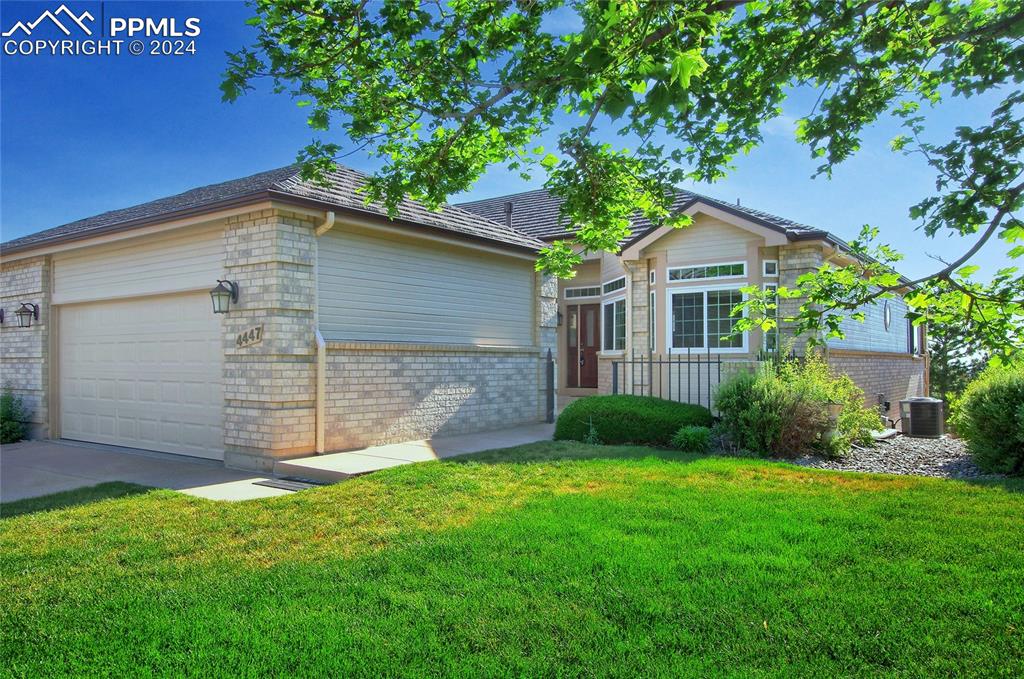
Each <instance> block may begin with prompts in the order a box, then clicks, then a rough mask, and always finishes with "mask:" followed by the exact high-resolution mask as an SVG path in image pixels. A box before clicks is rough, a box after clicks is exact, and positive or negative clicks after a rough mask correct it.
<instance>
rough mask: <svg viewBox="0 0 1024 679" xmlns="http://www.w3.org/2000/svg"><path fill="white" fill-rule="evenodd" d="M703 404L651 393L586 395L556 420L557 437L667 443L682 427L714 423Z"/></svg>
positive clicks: (613, 442) (707, 425)
mask: <svg viewBox="0 0 1024 679" xmlns="http://www.w3.org/2000/svg"><path fill="white" fill-rule="evenodd" d="M711 421H712V418H711V411H709V410H708V409H707V408H705V407H703V406H698V405H692V404H689V403H676V402H675V401H666V400H664V399H660V398H652V397H649V396H587V397H586V398H581V399H579V400H577V401H573V402H572V403H570V404H569V405H568V406H566V408H565V410H563V411H562V414H561V415H559V416H558V422H557V423H556V424H555V440H556V441H565V440H570V441H584V442H586V441H588V440H591V441H592V440H594V438H595V437H596V438H598V439H599V440H600V441H601V443H604V444H607V445H617V444H623V443H635V444H640V445H654V446H668V445H669V444H670V443H671V441H672V436H673V435H674V434H675V433H676V432H677V431H679V428H680V427H683V426H686V425H696V426H702V427H710V426H711Z"/></svg>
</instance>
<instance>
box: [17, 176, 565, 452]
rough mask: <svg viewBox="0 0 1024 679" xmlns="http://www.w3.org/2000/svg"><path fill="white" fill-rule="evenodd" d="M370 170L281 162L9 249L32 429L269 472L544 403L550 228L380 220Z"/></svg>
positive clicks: (519, 414)
mask: <svg viewBox="0 0 1024 679" xmlns="http://www.w3.org/2000/svg"><path fill="white" fill-rule="evenodd" d="M363 179H364V178H363V177H362V176H361V175H359V174H358V173H356V172H355V171H353V170H350V169H346V168H338V169H337V170H336V171H335V172H334V173H332V174H331V176H330V186H328V187H323V186H320V185H317V184H313V183H310V182H307V181H303V180H302V179H301V177H300V176H299V168H298V167H297V166H290V167H284V168H280V169H277V170H272V171H269V172H263V173H260V174H256V175H253V176H251V177H245V178H243V179H236V180H233V181H228V182H224V183H220V184H215V185H212V186H205V187H202V188H197V189H193V190H191V191H186V192H185V193H181V194H178V195H175V196H171V197H168V198H163V199H160V200H155V201H152V202H149V203H145V204H142V205H136V206H134V207H130V208H126V209H122V210H115V211H113V212H107V213H104V214H101V215H97V216H95V217H90V218H87V219H82V220H79V221H76V222H72V223H70V224H65V225H63V226H58V227H56V228H52V229H48V230H46V231H42V232H40V233H36V234H33V235H29V236H25V237H23V238H18V239H15V240H11V241H9V242H7V243H4V244H3V245H0V254H2V262H0V277H2V281H0V284H2V291H0V295H2V299H0V307H2V308H3V310H4V319H3V323H2V324H0V344H2V353H0V370H2V381H3V383H4V384H5V385H6V386H7V387H9V388H11V389H12V390H13V391H14V392H15V393H17V394H19V395H21V396H22V397H23V400H24V402H25V404H26V405H27V406H28V409H29V411H30V412H31V418H32V423H31V424H32V430H33V431H32V434H33V436H35V437H52V438H65V439H74V440H81V441H90V442H97V443H102V444H112V445H117V446H126V447H131V448H142V449H148V450H156V451H165V452H171V453H181V454H187V455H192V456H198V457H206V458H213V459H218V460H223V461H224V462H225V463H226V464H227V465H229V466H233V467H239V468H248V469H262V470H266V469H270V468H271V467H272V466H273V463H274V461H275V460H277V459H281V458H287V457H296V456H302V455H307V454H310V453H313V452H319V451H324V450H344V449H352V448H359V447H364V446H367V445H373V444H378V443H388V442H397V441H404V440H411V439H418V438H426V437H430V436H434V435H445V434H459V433H469V432H473V431H480V430H486V429H495V428H501V427H509V426H513V425H516V424H519V423H527V422H538V421H541V420H542V419H544V418H545V416H546V414H547V403H546V400H547V399H546V397H547V380H546V371H547V365H548V362H547V354H548V351H549V350H554V349H555V344H554V342H555V333H556V309H555V296H556V294H557V286H556V284H555V282H554V281H553V280H552V279H550V278H548V277H544V276H541V275H539V274H537V273H536V272H535V271H534V261H535V258H536V254H537V250H538V248H539V247H541V246H542V245H543V243H542V242H541V241H540V240H539V239H537V238H535V237H533V236H530V235H527V234H525V233H522V232H520V231H518V230H517V229H514V228H511V227H509V226H507V225H506V224H505V223H504V222H500V221H499V222H494V221H491V220H488V219H487V218H484V217H481V216H479V215H477V214H475V213H472V212H469V211H466V210H463V209H461V208H458V207H445V208H444V209H443V210H441V211H440V212H431V211H429V210H427V209H425V208H424V207H423V206H421V205H419V204H417V203H415V202H413V201H409V200H407V201H404V202H403V203H402V204H401V205H400V206H399V209H398V215H397V218H395V219H389V218H387V217H386V215H385V214H384V211H383V210H382V209H381V208H379V207H375V206H371V207H367V206H366V205H365V204H364V203H363V199H362V196H361V195H359V194H358V193H357V187H358V186H359V185H360V183H361V182H362V181H363ZM221 281H223V282H221ZM211 288H214V289H215V290H216V293H215V294H214V293H213V292H212V291H211ZM215 297H216V300H217V302H218V304H220V305H221V306H220V307H219V308H217V309H216V310H217V311H225V312H226V313H214V312H215V307H214V303H213V301H214V298H215ZM18 311H21V312H22V313H21V314H18V313H17V312H18ZM23 326H27V327H23Z"/></svg>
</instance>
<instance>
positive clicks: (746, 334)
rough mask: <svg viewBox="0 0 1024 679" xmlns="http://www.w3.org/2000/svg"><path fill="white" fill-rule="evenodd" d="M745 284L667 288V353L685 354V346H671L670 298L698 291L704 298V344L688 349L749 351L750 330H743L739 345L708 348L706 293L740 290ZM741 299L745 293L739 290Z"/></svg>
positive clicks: (731, 351) (728, 352)
mask: <svg viewBox="0 0 1024 679" xmlns="http://www.w3.org/2000/svg"><path fill="white" fill-rule="evenodd" d="M744 287H746V286H745V285H740V286H737V285H736V284H735V283H733V284H730V285H707V286H701V287H695V286H694V287H683V288H672V289H671V290H667V291H666V294H665V350H666V353H668V354H685V353H686V350H687V348H686V347H674V346H672V322H673V316H672V299H673V298H674V297H675V296H676V295H686V294H692V293H695V292H699V293H701V294H702V296H703V298H704V346H702V347H691V348H690V351H691V352H692V351H697V352H700V353H705V354H706V353H708V352H709V351H710V352H711V353H712V354H746V353H749V352H750V331H748V330H744V331H743V334H742V338H743V344H742V345H741V346H739V347H711V348H710V349H709V348H708V293H709V292H713V291H716V290H735V291H736V292H740V291H741V290H742V289H743V288H744ZM740 295H741V296H742V297H741V298H742V299H743V301H746V300H747V293H745V292H740ZM746 315H747V312H746V310H744V312H743V316H744V317H746Z"/></svg>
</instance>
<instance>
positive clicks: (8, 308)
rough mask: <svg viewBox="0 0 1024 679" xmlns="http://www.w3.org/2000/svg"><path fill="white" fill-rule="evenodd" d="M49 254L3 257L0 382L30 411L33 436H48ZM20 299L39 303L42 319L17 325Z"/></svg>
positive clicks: (1, 271)
mask: <svg viewBox="0 0 1024 679" xmlns="http://www.w3.org/2000/svg"><path fill="white" fill-rule="evenodd" d="M50 280H51V276H50V259H49V258H48V257H34V258H31V259H24V260H18V261H14V262H10V263H5V264H4V265H3V267H2V269H0V307H2V308H3V310H4V322H3V324H2V325H0V383H2V386H3V387H5V388H7V387H10V389H11V391H12V392H13V393H14V394H16V395H17V396H20V397H21V400H22V403H23V405H24V406H25V409H26V411H27V414H28V421H27V422H26V424H27V425H28V431H27V434H28V436H29V437H30V438H45V437H47V436H49V429H50V427H49V415H50V413H49V405H50V404H49V380H50V370H49V364H48V361H47V360H46V357H47V356H48V354H49V342H50ZM22 302H29V303H32V304H38V305H39V307H40V308H39V320H38V321H37V320H33V321H32V327H30V328H20V327H18V319H17V317H16V316H15V313H14V312H15V311H17V310H18V308H19V307H21V304H22Z"/></svg>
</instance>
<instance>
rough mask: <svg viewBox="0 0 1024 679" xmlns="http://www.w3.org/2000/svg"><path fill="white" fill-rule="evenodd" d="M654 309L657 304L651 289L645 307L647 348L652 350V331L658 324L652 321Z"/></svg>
mask: <svg viewBox="0 0 1024 679" xmlns="http://www.w3.org/2000/svg"><path fill="white" fill-rule="evenodd" d="M651 273H652V274H653V273H654V272H653V271H652V272H651ZM655 309H657V305H656V304H655V303H654V291H653V290H652V291H651V303H650V305H649V306H648V307H647V348H648V349H650V350H651V351H654V332H655V328H657V327H658V324H657V323H655V322H654V315H655Z"/></svg>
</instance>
